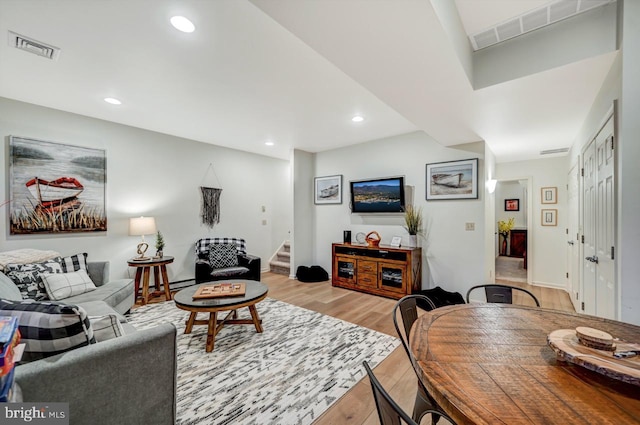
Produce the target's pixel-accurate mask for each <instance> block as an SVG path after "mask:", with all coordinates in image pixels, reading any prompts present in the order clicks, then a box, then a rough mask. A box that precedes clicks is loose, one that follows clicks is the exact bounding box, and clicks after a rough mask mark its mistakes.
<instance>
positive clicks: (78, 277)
mask: <svg viewBox="0 0 640 425" xmlns="http://www.w3.org/2000/svg"><path fill="white" fill-rule="evenodd" d="M41 276H42V282H43V283H44V287H45V289H46V290H47V295H49V299H52V300H63V299H65V298H69V297H72V296H74V295H80V294H84V293H85V292H89V291H93V290H95V289H96V285H94V283H93V281H91V278H90V277H89V275H88V274H87V272H86V270H78V271H77V272H72V273H43V274H42V275H41Z"/></svg>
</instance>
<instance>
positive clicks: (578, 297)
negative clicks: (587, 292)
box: [576, 292, 580, 300]
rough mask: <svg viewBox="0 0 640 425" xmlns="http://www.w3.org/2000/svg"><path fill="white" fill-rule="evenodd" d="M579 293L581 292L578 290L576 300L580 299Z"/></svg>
mask: <svg viewBox="0 0 640 425" xmlns="http://www.w3.org/2000/svg"><path fill="white" fill-rule="evenodd" d="M579 294H580V293H579V292H576V300H579V299H580V296H579Z"/></svg>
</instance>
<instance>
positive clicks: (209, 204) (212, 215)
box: [200, 164, 222, 228]
mask: <svg viewBox="0 0 640 425" xmlns="http://www.w3.org/2000/svg"><path fill="white" fill-rule="evenodd" d="M209 171H211V172H212V173H213V176H214V177H215V178H216V180H218V176H216V172H215V171H214V170H213V164H209V168H208V169H207V173H206V174H205V178H204V179H203V184H204V180H205V179H206V178H207V175H208V174H209ZM218 186H220V182H219V181H218ZM200 192H201V194H202V202H201V204H200V216H201V217H202V224H205V225H206V226H207V227H209V228H213V226H214V225H215V224H218V223H220V194H221V193H222V189H221V188H220V189H219V188H215V187H207V186H204V185H203V186H200Z"/></svg>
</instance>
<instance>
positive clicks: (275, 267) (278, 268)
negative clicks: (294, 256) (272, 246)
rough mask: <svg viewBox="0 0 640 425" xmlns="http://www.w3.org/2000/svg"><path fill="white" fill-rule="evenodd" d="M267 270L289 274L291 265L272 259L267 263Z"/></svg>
mask: <svg viewBox="0 0 640 425" xmlns="http://www.w3.org/2000/svg"><path fill="white" fill-rule="evenodd" d="M269 270H270V271H271V272H272V273H277V274H283V275H285V276H289V273H290V271H291V266H290V264H289V263H285V262H283V261H272V262H270V263H269Z"/></svg>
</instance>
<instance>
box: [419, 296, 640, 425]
mask: <svg viewBox="0 0 640 425" xmlns="http://www.w3.org/2000/svg"><path fill="white" fill-rule="evenodd" d="M578 326H586V327H591V328H595V329H600V330H603V331H605V332H608V333H609V334H611V335H612V336H613V337H615V338H619V339H621V340H624V341H629V342H638V343H640V327H639V326H635V325H631V324H628V323H622V322H617V321H613V320H607V319H601V318H597V317H593V316H587V315H579V314H575V313H568V312H562V311H556V310H547V309H541V308H537V307H526V306H518V305H510V304H464V305H454V306H447V307H441V308H437V309H435V310H433V311H430V312H427V313H426V314H424V315H421V316H420V317H419V318H418V320H417V321H416V322H415V323H414V325H413V327H412V330H411V335H410V340H409V341H410V346H411V350H412V352H413V355H414V356H415V360H416V364H415V367H416V370H417V372H418V375H419V378H420V380H421V381H422V383H423V384H424V386H425V388H426V389H427V391H428V392H429V394H431V396H432V397H433V398H434V399H435V400H436V402H437V403H438V404H439V405H440V407H441V408H442V409H444V411H445V412H446V413H447V414H449V416H451V418H452V419H453V420H454V421H455V422H456V423H457V424H459V425H461V424H491V425H495V424H545V425H546V424H563V425H566V424H640V386H638V385H633V384H630V383H626V382H623V381H621V380H617V379H614V378H611V377H608V376H605V375H604V374H601V373H597V372H595V371H592V370H589V369H587V368H585V367H583V366H579V365H576V364H573V363H570V362H565V361H561V360H558V358H557V356H556V352H555V351H554V350H553V349H552V348H551V347H550V346H549V345H548V342H547V336H548V335H549V334H550V333H551V332H553V331H555V330H558V329H575V328H576V327H578Z"/></svg>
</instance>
